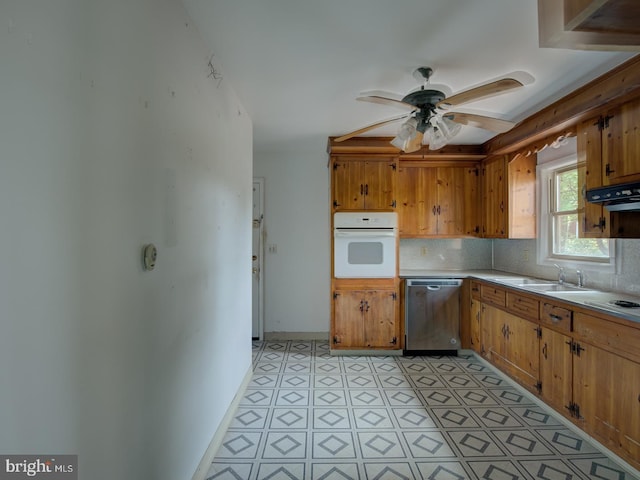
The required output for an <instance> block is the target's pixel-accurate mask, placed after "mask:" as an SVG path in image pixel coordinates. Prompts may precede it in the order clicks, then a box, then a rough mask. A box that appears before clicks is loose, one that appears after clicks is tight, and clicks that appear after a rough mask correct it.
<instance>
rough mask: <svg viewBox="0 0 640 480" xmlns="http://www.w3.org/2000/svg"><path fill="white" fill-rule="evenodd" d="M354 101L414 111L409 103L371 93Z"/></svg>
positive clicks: (413, 106)
mask: <svg viewBox="0 0 640 480" xmlns="http://www.w3.org/2000/svg"><path fill="white" fill-rule="evenodd" d="M356 100H358V101H359V102H369V103H378V104H380V105H391V106H393V107H400V108H404V109H406V110H415V109H416V107H415V105H411V104H410V103H406V102H403V101H401V100H396V99H395V98H389V97H385V96H383V95H380V94H378V93H371V94H369V95H361V96H359V97H356Z"/></svg>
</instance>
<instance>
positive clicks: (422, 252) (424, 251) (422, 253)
mask: <svg viewBox="0 0 640 480" xmlns="http://www.w3.org/2000/svg"><path fill="white" fill-rule="evenodd" d="M420 256H421V257H426V256H427V247H420Z"/></svg>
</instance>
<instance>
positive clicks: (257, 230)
mask: <svg viewBox="0 0 640 480" xmlns="http://www.w3.org/2000/svg"><path fill="white" fill-rule="evenodd" d="M263 199H264V179H263V178H255V179H254V180H253V229H252V231H253V247H252V253H251V255H252V257H251V259H252V261H251V271H252V278H253V282H252V287H251V292H252V320H253V321H252V327H251V336H252V338H253V339H258V340H262V330H263V327H262V325H263V318H262V317H263V314H264V313H263V312H264V308H263V304H264V299H263V292H264V286H263V282H262V267H263V261H262V257H263V255H262V252H263V231H264V225H263V224H264V221H263V220H264V213H263V212H264V208H263V203H264V202H263Z"/></svg>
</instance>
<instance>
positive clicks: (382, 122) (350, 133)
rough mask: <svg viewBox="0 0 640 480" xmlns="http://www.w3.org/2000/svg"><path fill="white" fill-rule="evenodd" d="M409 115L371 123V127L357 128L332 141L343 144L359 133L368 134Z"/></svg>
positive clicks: (405, 114)
mask: <svg viewBox="0 0 640 480" xmlns="http://www.w3.org/2000/svg"><path fill="white" fill-rule="evenodd" d="M409 115H411V114H410V113H404V114H402V115H400V116H397V117H393V118H389V119H387V120H383V121H381V122H377V123H372V124H371V125H367V126H366V127H362V128H359V129H358V130H354V131H353V132H349V133H347V134H346V135H342V136H341V137H338V138H334V139H333V141H334V142H344V141H345V140H348V139H349V138H351V137H355V136H357V135H360V134H361V133H365V132H368V131H369V130H373V129H374V128H378V127H382V126H383V125H387V124H389V123H393V122H397V121H398V120H402V119H403V118H407V117H408V116H409Z"/></svg>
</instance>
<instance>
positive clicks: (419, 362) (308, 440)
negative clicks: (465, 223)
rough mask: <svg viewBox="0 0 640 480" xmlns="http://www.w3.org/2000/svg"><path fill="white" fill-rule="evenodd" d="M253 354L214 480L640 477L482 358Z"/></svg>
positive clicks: (299, 348) (267, 349)
mask: <svg viewBox="0 0 640 480" xmlns="http://www.w3.org/2000/svg"><path fill="white" fill-rule="evenodd" d="M252 357H253V366H254V375H253V378H252V379H251V380H250V381H249V384H248V387H247V390H246V391H245V392H244V393H243V394H242V396H241V398H240V401H239V407H238V409H237V411H236V412H235V414H234V416H233V419H232V420H231V423H230V425H229V428H228V430H227V432H226V434H225V435H224V438H223V440H222V444H221V446H220V448H219V450H218V452H217V455H216V458H215V459H214V461H213V463H212V464H211V466H210V469H209V471H208V473H207V476H206V478H207V480H214V479H215V480H263V479H264V480H308V479H313V480H373V479H377V480H395V479H403V480H427V479H428V480H480V479H482V480H508V479H514V480H515V479H517V480H537V479H540V480H590V479H601V480H640V474H639V473H638V472H637V471H635V470H633V469H631V468H630V467H629V466H628V465H626V464H620V463H619V461H618V460H616V459H614V458H608V457H607V456H606V453H604V452H602V451H600V450H598V448H597V446H596V444H594V443H593V442H592V441H591V440H589V439H588V438H587V437H586V436H584V435H583V434H582V433H580V432H579V431H575V430H574V429H573V428H571V427H569V426H567V424H565V423H563V422H562V421H561V420H560V419H559V417H558V415H557V414H556V413H554V412H553V411H551V410H549V409H547V408H545V407H543V406H541V405H539V404H538V403H537V402H536V399H535V398H534V397H533V396H531V394H529V393H528V392H525V391H524V390H522V389H521V388H520V387H518V386H517V385H515V384H513V383H512V382H511V381H510V380H508V379H507V378H506V377H505V376H504V375H502V374H501V373H500V372H498V371H496V370H495V369H494V368H493V367H492V366H491V365H489V364H487V363H486V362H484V361H482V360H481V359H479V358H478V357H476V356H475V355H474V354H470V353H467V352H461V355H460V356H458V357H452V356H439V357H427V356H415V357H394V356H364V355H358V356H334V355H331V351H330V347H329V343H328V342H326V341H324V342H318V341H311V342H303V341H282V342H280V341H270V342H258V341H253V342H252Z"/></svg>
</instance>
